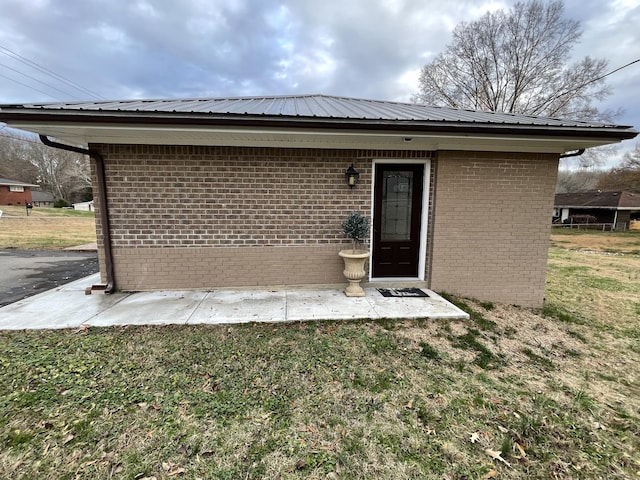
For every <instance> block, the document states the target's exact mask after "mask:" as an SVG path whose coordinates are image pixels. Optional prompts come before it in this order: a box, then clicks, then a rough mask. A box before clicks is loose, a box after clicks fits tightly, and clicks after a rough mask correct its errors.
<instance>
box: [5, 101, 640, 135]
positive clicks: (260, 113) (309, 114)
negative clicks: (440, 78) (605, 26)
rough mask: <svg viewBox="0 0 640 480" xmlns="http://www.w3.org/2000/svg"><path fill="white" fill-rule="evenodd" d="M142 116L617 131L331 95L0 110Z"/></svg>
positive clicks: (559, 121) (584, 124)
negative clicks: (264, 118) (298, 119)
mask: <svg viewBox="0 0 640 480" xmlns="http://www.w3.org/2000/svg"><path fill="white" fill-rule="evenodd" d="M13 109H27V110H31V111H33V110H39V111H43V112H44V111H49V112H50V111H83V112H96V113H97V114H99V112H102V113H108V112H139V113H148V114H152V113H162V114H170V113H182V114H213V115H224V116H233V117H237V116H242V117H284V118H292V117H293V118H315V119H334V120H341V119H345V120H364V121H367V120H377V121H386V122H393V121H418V122H435V123H440V122H444V123H465V124H469V123H471V124H494V125H495V124H497V125H505V126H513V125H520V126H539V127H569V128H580V129H582V128H597V129H602V128H605V129H606V128H614V129H620V128H623V129H629V128H631V127H628V126H619V125H609V124H602V123H594V122H582V121H577V120H563V119H557V118H546V117H535V116H530V115H520V114H511V113H503V112H486V111H475V110H463V109H455V108H448V107H431V106H426V105H419V104H413V103H400V102H390V101H383V100H365V99H358V98H347V97H336V96H329V95H295V96H287V95H285V96H267V97H231V98H202V99H165V100H123V101H100V102H65V103H32V104H22V105H0V110H5V111H6V110H13Z"/></svg>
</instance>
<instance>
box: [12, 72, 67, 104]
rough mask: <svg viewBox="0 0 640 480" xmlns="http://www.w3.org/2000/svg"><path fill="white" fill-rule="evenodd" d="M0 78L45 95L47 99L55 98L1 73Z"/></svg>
mask: <svg viewBox="0 0 640 480" xmlns="http://www.w3.org/2000/svg"><path fill="white" fill-rule="evenodd" d="M0 77H3V78H6V79H7V80H11V81H12V82H16V83H17V84H18V85H22V86H23V87H27V88H30V89H32V90H35V91H36V92H40V93H42V94H44V95H46V96H47V97H51V98H56V97H54V96H53V95H51V94H50V93H47V92H44V91H42V90H40V89H39V88H36V87H33V86H31V85H27V84H26V83H22V82H21V81H19V80H16V79H15V78H11V77H7V76H6V75H3V74H1V73H0Z"/></svg>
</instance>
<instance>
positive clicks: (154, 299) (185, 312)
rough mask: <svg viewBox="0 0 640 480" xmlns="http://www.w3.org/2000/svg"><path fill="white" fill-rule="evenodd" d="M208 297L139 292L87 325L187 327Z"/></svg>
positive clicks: (182, 292)
mask: <svg viewBox="0 0 640 480" xmlns="http://www.w3.org/2000/svg"><path fill="white" fill-rule="evenodd" d="M206 295H207V292H202V291H170V292H138V293H135V294H131V295H129V296H128V297H127V298H125V299H123V300H122V301H120V302H118V303H117V304H116V305H114V306H113V307H112V308H110V309H109V313H108V314H106V315H97V316H94V317H92V318H90V319H89V320H87V322H86V324H87V325H89V326H91V327H110V326H121V325H172V324H185V323H187V320H189V317H191V315H192V314H193V312H194V311H195V309H196V308H197V307H198V305H200V302H202V300H203V299H204V297H205V296H206Z"/></svg>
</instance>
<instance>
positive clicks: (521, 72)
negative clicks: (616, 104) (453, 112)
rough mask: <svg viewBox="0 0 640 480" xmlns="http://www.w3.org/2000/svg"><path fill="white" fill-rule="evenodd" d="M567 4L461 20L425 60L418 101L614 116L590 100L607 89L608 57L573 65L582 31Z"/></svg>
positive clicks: (538, 4)
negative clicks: (450, 38)
mask: <svg viewBox="0 0 640 480" xmlns="http://www.w3.org/2000/svg"><path fill="white" fill-rule="evenodd" d="M563 10H564V5H563V2H562V1H560V0H558V1H552V2H549V3H544V2H542V1H540V0H530V1H528V2H526V3H522V2H519V3H516V4H515V5H514V6H513V8H511V10H509V11H508V12H505V11H504V10H498V11H496V12H493V13H492V12H488V13H486V14H485V15H484V16H483V17H482V18H480V19H479V20H477V21H474V22H471V23H465V22H463V23H460V24H459V25H458V26H457V27H456V28H455V30H454V31H453V41H452V42H451V43H450V44H449V45H447V47H446V49H445V51H444V52H443V53H441V54H440V55H438V56H437V57H436V58H435V59H434V60H433V61H432V62H430V63H428V64H426V65H425V66H424V67H423V68H422V71H421V74H420V90H419V92H418V93H417V94H416V95H415V96H414V101H418V102H424V103H428V104H431V105H441V106H450V107H455V108H470V109H474V110H490V111H501V112H510V113H521V114H530V115H536V116H549V117H563V118H570V119H578V120H599V121H611V119H612V118H613V117H614V116H615V115H616V112H611V111H604V112H603V111H599V110H598V109H597V108H596V107H595V106H593V105H592V101H593V100H601V99H603V98H605V97H606V96H607V95H608V94H609V93H610V90H609V88H608V87H607V86H606V85H605V82H604V80H603V79H602V78H601V77H602V75H603V73H604V71H605V69H606V67H607V62H606V61H605V60H603V59H593V58H590V57H585V58H584V59H582V60H580V61H579V62H577V63H574V64H569V63H568V61H569V57H570V54H571V50H572V48H573V46H574V45H575V44H576V42H578V40H579V39H580V36H581V34H582V31H581V29H580V24H579V22H577V21H575V20H570V19H566V18H564V17H563Z"/></svg>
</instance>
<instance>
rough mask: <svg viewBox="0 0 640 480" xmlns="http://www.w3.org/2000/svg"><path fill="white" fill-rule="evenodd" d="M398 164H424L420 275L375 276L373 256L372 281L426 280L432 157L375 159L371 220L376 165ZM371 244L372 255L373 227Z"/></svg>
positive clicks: (373, 194) (370, 235)
mask: <svg viewBox="0 0 640 480" xmlns="http://www.w3.org/2000/svg"><path fill="white" fill-rule="evenodd" d="M398 164H422V165H423V168H424V171H423V174H422V177H423V178H422V213H421V217H420V251H419V253H418V276H417V277H416V278H413V277H397V278H396V277H373V274H372V273H373V268H371V264H372V262H373V257H372V258H371V261H370V262H369V263H370V266H369V281H370V282H389V281H404V282H406V281H411V280H420V281H424V279H425V275H424V271H425V268H426V262H427V259H426V252H427V229H428V226H429V194H430V191H429V187H430V181H431V159H428V158H425V159H419V160H416V159H400V158H397V159H396V158H393V159H390V158H378V159H375V158H374V159H373V164H372V174H371V177H372V178H371V221H372V223H373V215H374V209H375V201H376V199H375V195H376V185H375V182H376V165H398ZM369 245H371V255H373V229H371V232H370V233H369Z"/></svg>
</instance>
